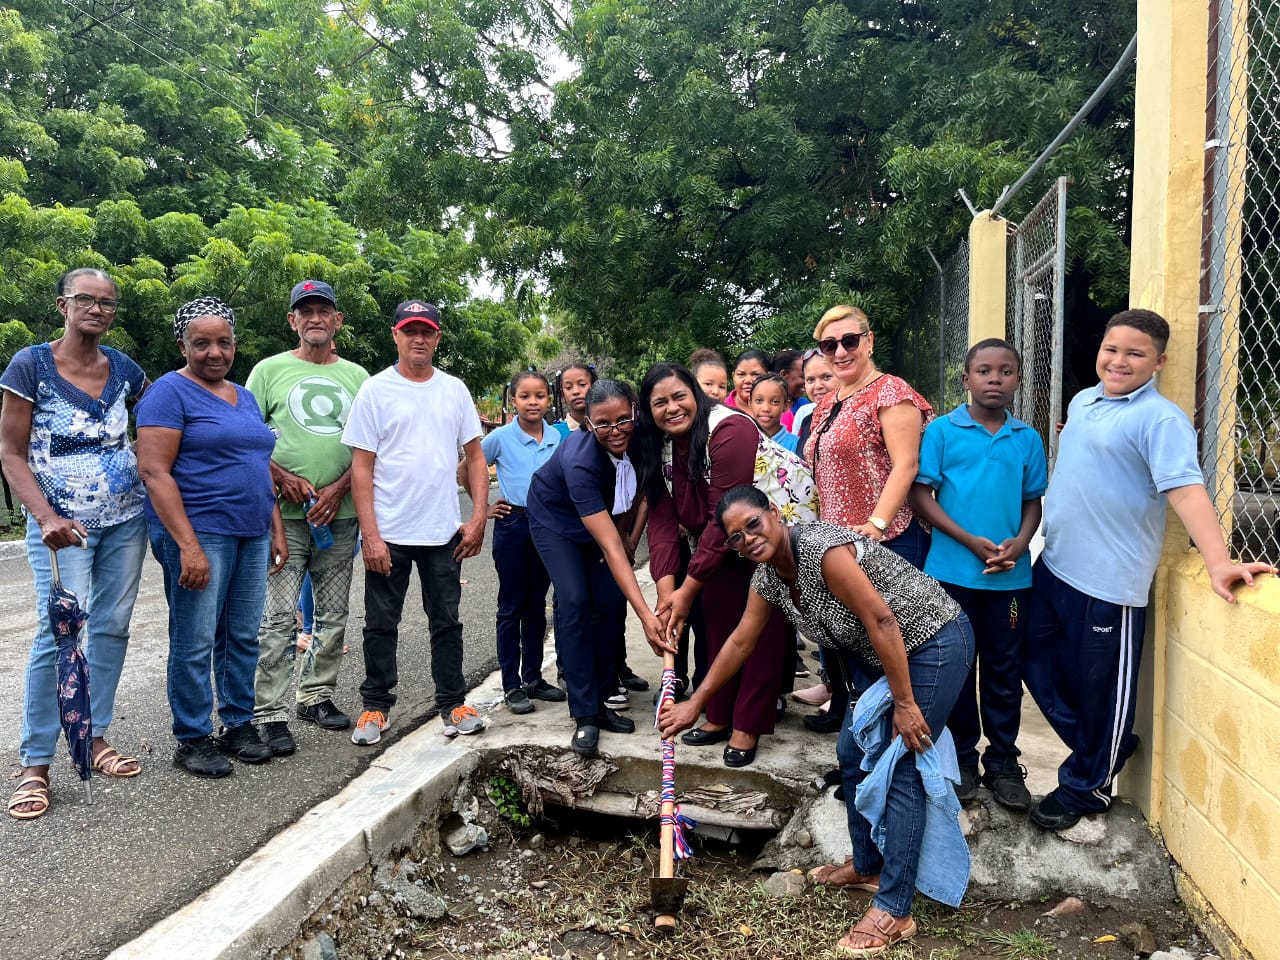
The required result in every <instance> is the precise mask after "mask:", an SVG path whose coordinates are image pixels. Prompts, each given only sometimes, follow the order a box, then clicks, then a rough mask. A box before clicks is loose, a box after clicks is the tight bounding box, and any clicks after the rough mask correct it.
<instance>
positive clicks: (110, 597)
mask: <svg viewBox="0 0 1280 960" xmlns="http://www.w3.org/2000/svg"><path fill="white" fill-rule="evenodd" d="M55 292H56V295H57V306H58V312H59V313H61V314H62V317H63V330H62V336H61V337H59V338H58V339H56V340H53V341H51V342H49V343H41V344H37V345H35V346H32V347H26V348H24V349H22V350H19V351H18V352H17V353H16V354H15V355H14V357H13V359H12V360H11V361H10V362H9V366H8V367H7V368H6V369H5V371H4V375H3V377H0V390H3V392H4V406H3V409H2V410H0V463H2V464H3V467H4V475H5V478H6V479H7V480H8V482H9V486H10V488H11V489H12V490H13V492H14V494H15V495H16V496H17V497H18V499H19V500H20V501H21V502H22V508H23V513H24V514H26V520H27V538H26V539H27V562H28V563H29V564H30V566H31V572H32V574H33V575H34V578H35V587H36V607H37V609H38V611H39V616H38V617H37V627H36V636H35V639H34V641H33V643H32V645H31V653H30V656H29V657H28V660H27V671H26V682H25V685H24V688H25V692H24V696H23V704H22V744H21V746H20V748H19V756H20V758H21V761H22V769H21V770H20V771H19V772H18V775H17V783H16V785H15V789H14V792H13V795H12V797H11V799H10V800H9V805H8V812H9V816H11V817H13V818H14V819H16V820H34V819H35V818H36V817H39V816H43V815H44V813H45V811H46V810H48V809H49V764H50V763H51V762H52V761H53V757H54V754H55V753H56V752H57V747H58V735H59V733H60V732H61V726H60V725H59V721H58V715H59V711H58V695H57V687H58V675H57V666H56V663H57V644H56V642H55V637H54V634H53V628H52V625H51V624H50V622H49V617H48V615H47V614H46V613H45V609H44V605H45V601H46V600H47V599H48V596H49V584H50V581H51V580H52V579H53V570H52V565H51V564H50V559H49V558H50V552H51V551H57V556H58V562H59V571H58V572H59V575H60V577H61V580H62V583H63V585H64V586H65V587H66V588H67V589H68V590H70V591H72V592H73V593H75V594H76V596H77V597H79V599H80V603H81V605H83V606H84V607H86V608H87V611H88V613H89V621H88V625H87V627H86V629H85V635H86V641H85V655H86V657H87V658H88V661H89V672H90V674H91V675H92V686H91V688H90V693H91V703H90V707H91V710H90V713H91V714H92V722H93V730H92V735H93V745H92V748H91V749H92V763H93V769H94V770H96V771H98V772H99V773H101V774H104V775H106V776H109V777H119V778H123V779H127V778H129V777H136V776H137V775H138V774H139V773H141V772H142V765H141V763H139V762H138V760H137V759H135V758H134V757H129V756H125V755H124V754H121V753H120V752H119V751H118V750H116V748H115V747H113V746H111V744H109V743H107V741H106V739H105V737H106V733H107V727H108V726H109V725H110V723H111V719H112V711H113V707H114V704H115V696H116V688H117V685H118V684H119V682H120V674H121V671H122V670H123V668H124V658H125V652H126V650H127V649H128V646H129V618H130V616H131V615H132V612H133V603H134V599H135V598H136V597H137V594H138V583H139V580H140V578H141V575H142V559H143V556H144V555H145V554H146V549H147V521H146V519H145V518H144V517H143V515H142V496H143V493H142V481H141V479H139V476H138V464H137V461H136V459H135V458H134V452H133V447H132V446H130V444H129V436H128V428H129V412H128V409H127V408H126V406H125V404H126V401H128V400H134V399H137V397H138V396H139V394H141V393H142V391H143V389H144V387H145V386H146V385H147V379H146V376H145V375H144V374H143V372H142V368H141V367H139V366H138V365H137V364H136V363H134V362H133V361H132V360H130V359H129V358H128V357H126V356H125V355H124V354H123V353H120V352H119V351H118V350H113V349H112V348H111V347H105V346H103V345H102V338H103V336H104V335H105V334H106V332H107V331H108V330H110V329H111V325H112V323H114V322H115V319H116V313H117V310H118V309H119V306H120V290H119V288H118V287H117V286H116V282H115V281H114V280H113V279H112V278H111V277H110V276H109V275H108V274H106V273H103V272H102V271H101V270H97V269H94V268H92V267H81V268H78V269H75V270H70V271H68V272H67V273H65V274H63V275H62V277H61V278H60V279H59V280H58V284H57V288H56V291H55ZM68 548H71V549H68Z"/></svg>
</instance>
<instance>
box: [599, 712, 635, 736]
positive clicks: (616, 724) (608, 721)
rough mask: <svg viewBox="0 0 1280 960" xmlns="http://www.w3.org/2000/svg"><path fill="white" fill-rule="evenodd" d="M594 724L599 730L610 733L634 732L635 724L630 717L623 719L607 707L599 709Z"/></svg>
mask: <svg viewBox="0 0 1280 960" xmlns="http://www.w3.org/2000/svg"><path fill="white" fill-rule="evenodd" d="M596 724H597V726H599V727H600V729H601V730H608V731H609V732H610V733H635V732H636V722H635V721H634V720H632V719H631V718H630V717H624V716H623V715H622V714H620V713H616V712H615V711H613V710H610V709H609V708H608V707H602V708H601V709H600V715H599V716H598V717H596Z"/></svg>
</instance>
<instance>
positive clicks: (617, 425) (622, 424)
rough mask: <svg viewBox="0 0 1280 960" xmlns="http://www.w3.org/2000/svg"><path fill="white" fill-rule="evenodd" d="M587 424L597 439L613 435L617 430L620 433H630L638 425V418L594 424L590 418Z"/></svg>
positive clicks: (624, 418) (625, 418) (632, 417)
mask: <svg viewBox="0 0 1280 960" xmlns="http://www.w3.org/2000/svg"><path fill="white" fill-rule="evenodd" d="M587 424H588V425H589V426H590V427H591V430H592V432H593V433H594V434H595V435H596V436H597V437H604V436H608V435H609V434H611V433H613V431H615V430H617V431H618V432H619V433H629V432H630V431H631V428H632V427H634V426H635V425H636V418H635V417H634V416H631V417H623V418H622V419H621V420H618V421H615V422H614V423H592V421H591V420H590V418H588V419H587Z"/></svg>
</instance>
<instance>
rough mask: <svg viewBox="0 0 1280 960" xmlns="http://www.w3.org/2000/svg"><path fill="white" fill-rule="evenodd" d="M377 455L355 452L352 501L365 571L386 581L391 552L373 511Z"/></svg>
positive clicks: (368, 452) (363, 451) (352, 471)
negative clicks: (354, 506) (371, 572)
mask: <svg viewBox="0 0 1280 960" xmlns="http://www.w3.org/2000/svg"><path fill="white" fill-rule="evenodd" d="M376 459H377V455H376V454H375V453H374V452H373V451H372V450H361V449H359V448H353V449H352V451H351V470H350V473H351V499H352V501H354V503H355V505H356V519H357V521H358V522H359V524H360V537H361V542H362V545H361V548H360V552H361V553H362V554H363V556H364V568H365V569H366V570H372V571H373V572H374V573H380V574H382V575H383V576H384V577H385V576H388V575H389V574H390V573H391V551H390V550H388V549H387V545H386V544H385V543H384V542H383V540H382V535H381V534H380V533H379V532H378V518H377V516H376V515H375V514H374V511H373V463H374V460H376Z"/></svg>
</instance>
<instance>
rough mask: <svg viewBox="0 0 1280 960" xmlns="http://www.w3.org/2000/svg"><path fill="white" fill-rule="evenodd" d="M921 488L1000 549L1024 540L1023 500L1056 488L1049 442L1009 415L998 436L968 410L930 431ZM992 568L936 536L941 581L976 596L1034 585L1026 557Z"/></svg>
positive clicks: (932, 555)
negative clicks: (1051, 476) (977, 592)
mask: <svg viewBox="0 0 1280 960" xmlns="http://www.w3.org/2000/svg"><path fill="white" fill-rule="evenodd" d="M916 482H917V483H926V484H928V485H929V486H931V487H933V489H934V490H935V491H937V497H938V505H939V506H940V507H942V509H943V510H945V511H946V513H947V516H949V517H950V518H951V519H952V520H954V521H955V522H956V523H957V524H959V525H960V526H961V527H962V528H963V529H965V530H967V531H968V532H969V533H972V534H975V535H977V536H980V537H986V538H987V539H988V540H990V541H991V542H992V543H997V544H998V543H1001V542H1003V541H1005V540H1008V539H1009V538H1010V537H1016V536H1017V535H1018V528H1019V527H1021V526H1022V504H1023V501H1025V500H1034V499H1035V498H1036V497H1040V496H1043V495H1044V491H1045V487H1046V486H1048V484H1049V475H1048V465H1047V464H1046V462H1045V456H1044V444H1043V443H1042V442H1041V440H1040V434H1038V433H1036V431H1035V430H1033V429H1032V428H1031V427H1029V426H1028V425H1027V424H1025V423H1023V422H1022V421H1021V420H1017V419H1015V418H1014V417H1012V416H1010V415H1009V414H1008V413H1007V412H1006V413H1005V421H1004V425H1003V426H1001V427H1000V429H999V430H997V431H996V432H995V433H994V434H993V433H990V432H988V431H987V428H986V427H984V426H982V425H981V424H980V423H978V422H977V421H975V420H974V419H973V416H972V415H971V414H970V413H969V407H968V406H967V405H964V404H962V405H961V406H958V407H956V408H955V409H954V410H952V411H951V412H950V413H949V414H947V415H946V416H945V417H939V418H937V419H936V420H934V421H933V422H932V423H930V424H929V426H928V427H927V428H926V429H925V431H924V438H923V439H922V440H921V442H920V468H919V474H918V475H917V476H916ZM984 569H985V567H984V566H983V563H982V561H981V560H979V559H978V558H977V557H976V556H975V555H974V554H973V553H972V552H971V551H970V550H969V549H968V548H967V547H965V546H964V545H963V544H961V543H959V542H958V541H956V540H953V539H952V538H951V537H949V536H947V535H946V534H945V533H943V532H942V531H941V530H934V531H933V544H932V545H931V546H930V547H929V557H928V559H927V560H925V564H924V572H925V573H927V574H929V576H931V577H933V578H934V579H935V580H941V581H942V582H944V583H954V584H956V585H957V586H961V587H970V588H973V589H975V590H1018V589H1022V588H1024V587H1029V586H1031V557H1030V556H1029V555H1028V554H1026V553H1024V554H1023V555H1022V556H1021V557H1019V558H1018V562H1017V563H1016V564H1015V565H1014V567H1013V569H1012V570H1006V571H1004V572H1003V573H993V574H988V575H984V574H983V572H982V571H983V570H984Z"/></svg>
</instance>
